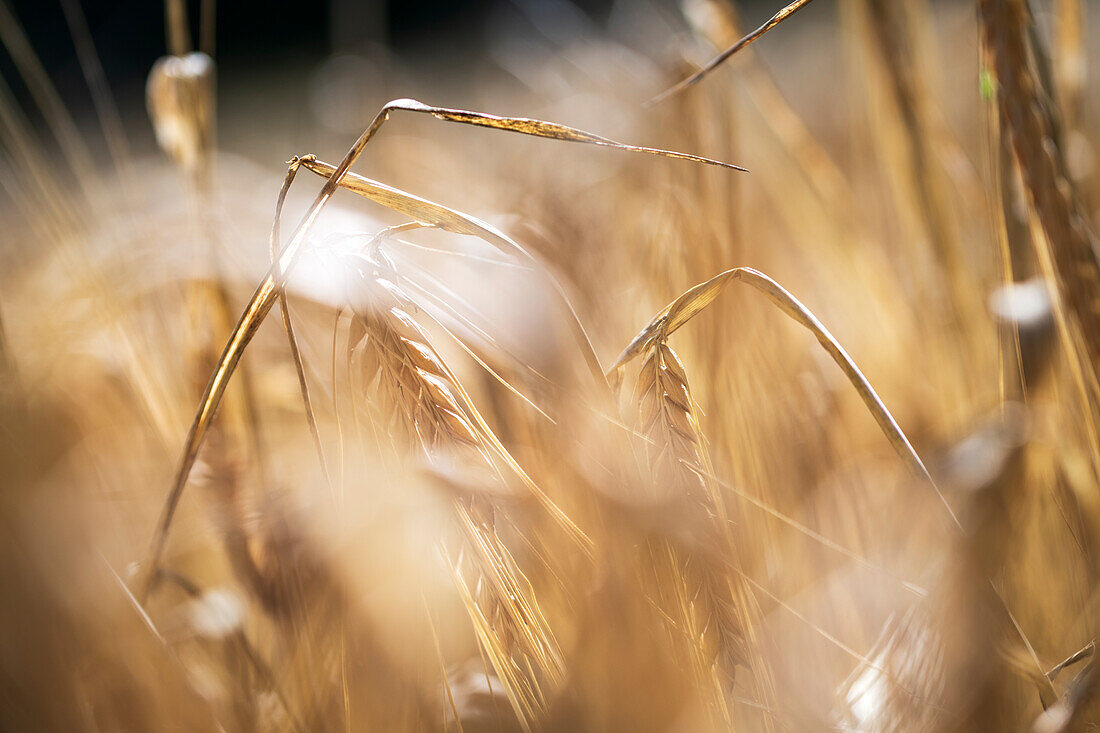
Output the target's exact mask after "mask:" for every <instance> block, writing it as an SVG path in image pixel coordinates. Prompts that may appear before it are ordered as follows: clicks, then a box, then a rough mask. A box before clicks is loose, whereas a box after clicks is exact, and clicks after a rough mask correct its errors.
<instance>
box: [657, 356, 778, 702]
mask: <svg viewBox="0 0 1100 733" xmlns="http://www.w3.org/2000/svg"><path fill="white" fill-rule="evenodd" d="M636 396H637V402H638V411H639V426H640V432H641V434H642V435H643V436H645V437H646V438H648V441H649V442H648V446H647V447H648V448H649V450H650V461H649V465H650V467H651V470H652V472H653V480H654V482H655V483H656V484H657V485H658V486H662V487H665V490H667V491H671V492H674V496H676V497H680V498H681V499H682V500H681V501H679V502H677V503H678V504H679V505H680V506H683V507H685V509H686V511H687V513H688V515H689V517H690V519H689V528H688V529H689V532H690V533H691V534H692V535H693V536H695V537H696V539H698V538H699V537H700V536H701V537H702V538H705V539H703V540H700V541H699V543H698V546H699V547H701V548H706V549H705V550H696V549H694V548H686V547H683V546H682V544H681V543H678V542H676V541H675V540H671V539H665V540H658V541H656V542H655V543H654V546H653V547H651V553H652V554H653V555H654V564H655V567H657V568H664V569H665V570H666V571H667V575H664V576H663V577H662V578H661V583H662V585H664V586H665V587H666V589H668V590H671V595H672V600H673V603H674V605H675V606H676V609H675V612H676V614H677V615H676V617H675V618H676V621H677V622H678V623H679V625H680V626H681V630H682V632H683V633H684V635H685V636H686V637H687V639H688V640H689V642H690V643H691V646H692V649H693V650H694V651H695V655H696V656H695V657H694V658H695V660H696V664H695V673H696V675H697V679H698V681H699V682H700V683H701V686H703V687H704V689H705V688H710V689H711V690H712V692H713V699H712V701H711V706H712V707H711V711H712V714H714V715H716V716H717V718H718V722H720V723H726V724H728V722H729V719H730V718H729V710H728V707H727V696H728V692H729V690H730V689H731V687H732V684H733V679H734V676H735V671H736V666H737V665H738V664H747V663H748V662H749V649H748V646H749V644H750V642H751V640H752V639H753V637H754V632H753V629H754V627H755V625H756V624H757V623H758V620H757V619H756V618H755V616H756V615H757V614H758V612H759V611H758V608H757V606H756V601H755V598H754V597H753V594H752V591H751V590H750V589H749V588H748V587H747V586H746V585H745V584H744V582H742V580H741V575H740V574H739V573H737V572H736V571H735V570H734V568H739V562H738V559H737V556H736V550H735V549H734V546H733V543H732V541H731V538H730V536H729V533H728V531H727V530H726V526H727V522H728V519H727V516H726V512H725V508H724V506H723V503H722V497H721V495H720V494H719V492H718V491H716V490H715V488H714V487H712V486H709V485H708V483H709V482H708V481H707V480H706V479H704V478H703V475H704V474H709V473H710V458H709V456H708V454H707V450H706V447H705V444H704V441H703V436H702V433H701V432H700V430H699V424H698V421H697V419H696V416H695V409H694V403H693V401H692V397H691V389H690V387H689V385H688V380H687V373H686V370H685V368H684V365H683V362H681V361H680V358H679V356H677V355H676V352H675V351H673V350H672V347H670V346H669V345H668V343H667V341H666V340H665V338H663V337H658V338H657V339H655V340H654V342H653V345H652V347H651V349H650V353H649V355H648V356H647V357H646V359H645V361H644V362H643V363H642V366H641V369H640V372H639V376H638V383H637V386H636ZM689 466H699V467H703V472H702V473H700V472H697V471H692V470H691V469H690V468H689ZM753 672H754V673H755V674H756V675H757V677H758V678H761V677H763V678H765V679H766V673H765V671H764V670H762V669H759V668H754V669H753Z"/></svg>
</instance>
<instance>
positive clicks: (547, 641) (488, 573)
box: [349, 250, 565, 727]
mask: <svg viewBox="0 0 1100 733" xmlns="http://www.w3.org/2000/svg"><path fill="white" fill-rule="evenodd" d="M368 262H371V263H372V264H373V265H374V267H375V269H373V270H372V271H371V272H370V273H369V275H368V276H367V277H366V279H365V281H366V283H367V285H368V288H369V291H370V292H369V297H368V298H367V302H366V303H365V304H363V303H362V301H360V304H359V305H357V307H356V309H355V314H354V321H353V323H354V336H353V337H352V338H353V340H355V341H356V343H349V348H352V349H353V350H354V352H355V353H356V354H357V355H358V357H357V363H358V366H357V368H356V372H357V375H358V378H359V379H358V381H359V386H360V387H361V388H362V389H364V390H366V391H368V393H369V394H371V395H372V396H373V397H374V398H375V401H376V402H377V403H378V404H379V406H380V408H381V410H380V411H381V412H382V414H383V416H384V419H385V418H386V417H388V419H387V420H386V425H385V426H384V427H385V428H386V431H385V432H388V433H389V434H390V435H391V436H392V437H397V439H398V440H399V441H400V442H401V443H403V444H404V445H405V446H406V448H407V449H412V450H414V451H415V452H419V453H421V454H422V455H423V456H424V457H425V458H426V459H427V460H429V461H438V460H440V459H443V460H448V459H450V460H459V461H462V462H466V463H468V464H471V465H472V466H473V467H475V468H476V467H478V466H480V467H481V468H482V469H485V468H488V469H489V470H490V471H491V472H492V473H493V474H496V473H497V468H496V465H495V463H494V460H493V457H492V455H493V454H494V453H495V452H496V450H497V445H495V444H494V441H492V440H486V436H485V430H484V429H483V427H482V425H483V421H481V420H480V419H479V418H476V417H474V415H473V414H472V413H473V412H474V411H475V410H474V408H473V406H472V404H471V403H469V402H468V398H467V396H466V393H465V390H463V389H462V388H461V385H459V383H458V380H457V377H456V376H455V375H454V373H453V372H452V371H451V370H450V368H449V367H448V366H447V365H446V363H445V362H444V361H443V359H442V358H441V357H440V355H439V353H438V352H437V351H436V350H435V348H434V347H433V346H432V345H431V342H430V340H429V337H428V334H427V333H426V332H425V331H424V329H423V328H422V327H421V326H420V325H419V324H418V323H417V321H416V320H415V318H414V317H413V315H412V313H413V312H415V307H416V306H415V304H414V303H413V302H412V300H411V299H410V298H409V297H408V296H407V295H406V294H405V293H404V291H403V290H402V289H401V288H400V287H398V286H397V285H395V284H394V283H393V282H392V281H390V280H388V279H386V275H390V274H392V263H388V262H385V263H383V256H382V255H381V253H380V252H378V251H377V250H376V251H375V252H373V253H372V255H371V256H370V257H369V258H368ZM387 270H388V271H389V272H386V271H387ZM452 510H453V512H454V514H455V517H456V520H457V524H458V527H459V529H460V531H461V533H462V536H463V537H464V540H465V542H464V549H463V551H462V553H460V554H459V555H458V558H457V560H456V562H455V573H456V577H458V578H459V579H460V583H459V588H460V590H462V591H463V592H466V591H465V589H467V588H470V587H472V589H473V590H472V591H470V592H471V593H472V596H471V597H472V603H473V609H472V612H471V617H472V620H473V621H474V625H475V629H476V630H477V631H478V637H479V640H480V641H481V643H482V645H483V647H484V648H485V649H486V651H487V653H488V656H489V659H490V661H491V663H492V664H493V666H494V668H495V669H496V672H497V674H498V676H500V678H501V679H502V680H504V681H505V687H506V692H507V694H508V698H509V700H510V702H511V703H512V705H513V708H514V710H515V712H516V715H517V716H518V718H519V720H520V722H521V723H522V724H523V725H524V726H525V727H527V726H528V725H529V724H530V722H531V719H532V717H533V716H534V715H535V714H536V713H538V712H540V711H543V710H544V709H545V706H546V700H545V696H544V694H543V692H542V691H541V689H540V684H539V679H538V678H540V677H541V678H542V679H544V680H545V681H546V682H548V683H549V684H550V685H551V686H554V687H556V686H557V685H559V684H560V683H561V681H562V679H563V677H564V674H565V663H564V660H563V658H562V654H561V650H560V648H559V646H558V643H557V641H556V640H555V638H554V634H553V632H552V631H551V630H550V628H549V625H548V623H547V620H546V618H545V617H544V615H543V612H542V610H541V609H540V607H539V604H538V601H537V600H536V598H535V596H534V593H533V589H532V588H531V586H530V584H529V583H528V582H527V580H526V578H524V576H523V573H522V571H521V570H520V568H519V566H518V564H517V563H516V561H515V558H514V557H513V556H512V553H511V551H510V550H509V549H508V547H507V545H506V544H505V543H504V541H503V540H502V539H501V537H500V535H499V534H498V532H497V509H496V507H495V505H494V503H493V502H492V501H491V500H489V499H488V498H487V497H485V496H484V495H459V496H456V497H455V498H454V499H453V501H452ZM445 555H446V556H447V557H450V553H447V552H446V551H445ZM467 555H468V556H469V558H470V561H471V563H470V564H471V567H470V568H468V569H467V570H466V571H465V572H464V571H463V566H464V565H465V563H464V560H465V559H466V556H467ZM490 633H491V635H492V638H489V634H490ZM531 664H534V665H535V669H536V670H537V671H538V674H537V675H536V676H535V678H530V677H531V675H530V674H529V665H531Z"/></svg>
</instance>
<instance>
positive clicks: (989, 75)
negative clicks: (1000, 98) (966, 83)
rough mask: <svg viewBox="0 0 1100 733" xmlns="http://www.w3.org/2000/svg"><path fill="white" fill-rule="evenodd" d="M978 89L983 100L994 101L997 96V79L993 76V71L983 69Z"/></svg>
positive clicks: (979, 77)
mask: <svg viewBox="0 0 1100 733" xmlns="http://www.w3.org/2000/svg"><path fill="white" fill-rule="evenodd" d="M978 88H979V89H981V91H982V99H984V100H985V101H987V102H991V101H993V98H994V97H995V96H996V94H997V77H995V76H993V72H992V71H990V70H989V69H982V71H981V73H980V74H979V75H978Z"/></svg>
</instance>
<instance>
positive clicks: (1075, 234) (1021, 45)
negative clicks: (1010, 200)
mask: <svg viewBox="0 0 1100 733" xmlns="http://www.w3.org/2000/svg"><path fill="white" fill-rule="evenodd" d="M978 9H979V14H980V19H981V27H982V34H983V38H984V41H985V44H986V47H987V49H988V51H989V54H990V58H991V62H992V66H993V70H994V72H995V74H996V78H997V82H998V86H999V88H998V91H997V102H998V109H999V111H1000V120H1001V127H1002V129H1003V130H1004V131H1005V133H1006V134H1007V135H1008V137H1009V140H1010V141H1011V144H1012V149H1013V152H1014V153H1015V157H1016V160H1017V162H1018V164H1019V166H1020V171H1021V174H1022V177H1023V180H1024V188H1025V189H1026V191H1027V196H1028V200H1029V202H1030V205H1031V207H1032V208H1033V210H1034V211H1035V213H1036V216H1037V218H1038V220H1039V222H1040V223H1041V225H1042V229H1043V232H1044V233H1045V237H1044V239H1045V240H1046V242H1047V243H1048V246H1049V252H1048V253H1044V252H1042V251H1040V253H1039V254H1040V260H1043V259H1044V254H1046V255H1048V259H1049V262H1050V264H1051V266H1052V269H1053V274H1054V275H1055V276H1056V279H1057V283H1058V292H1059V294H1060V296H1061V299H1062V302H1063V303H1064V304H1065V307H1066V309H1067V310H1068V311H1069V312H1070V313H1071V314H1072V317H1073V319H1074V320H1075V321H1076V323H1077V325H1078V326H1079V327H1080V329H1081V334H1082V337H1083V338H1081V339H1080V341H1079V343H1078V344H1077V346H1076V348H1078V349H1080V353H1081V356H1082V357H1083V358H1082V361H1083V362H1084V363H1085V364H1086V365H1087V366H1088V367H1090V369H1091V372H1092V373H1091V374H1090V375H1089V376H1088V379H1087V383H1088V385H1089V397H1090V401H1091V404H1092V409H1093V411H1094V412H1095V411H1096V409H1097V406H1096V401H1095V400H1096V396H1095V384H1096V374H1097V371H1098V370H1100V262H1098V260H1097V254H1096V253H1097V244H1098V243H1097V241H1096V237H1095V235H1094V234H1093V233H1092V232H1091V231H1090V229H1089V227H1088V224H1087V218H1086V217H1085V215H1084V213H1083V212H1082V211H1081V209H1080V205H1079V203H1078V200H1077V197H1076V195H1075V192H1074V190H1073V186H1072V184H1071V183H1070V179H1069V176H1068V174H1067V169H1066V163H1065V158H1064V153H1063V151H1062V150H1061V149H1060V148H1059V140H1060V134H1061V133H1060V129H1059V118H1058V111H1057V109H1056V108H1055V106H1054V102H1053V100H1051V99H1050V97H1049V96H1048V95H1047V94H1046V93H1045V91H1044V90H1043V88H1042V85H1041V84H1040V82H1039V80H1038V79H1037V77H1036V74H1035V72H1034V70H1033V69H1034V66H1033V61H1032V57H1031V55H1030V54H1029V44H1028V35H1029V34H1028V27H1029V23H1030V17H1029V15H1028V12H1027V8H1026V7H1025V5H1024V3H1023V0H980V1H979V3H978Z"/></svg>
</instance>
